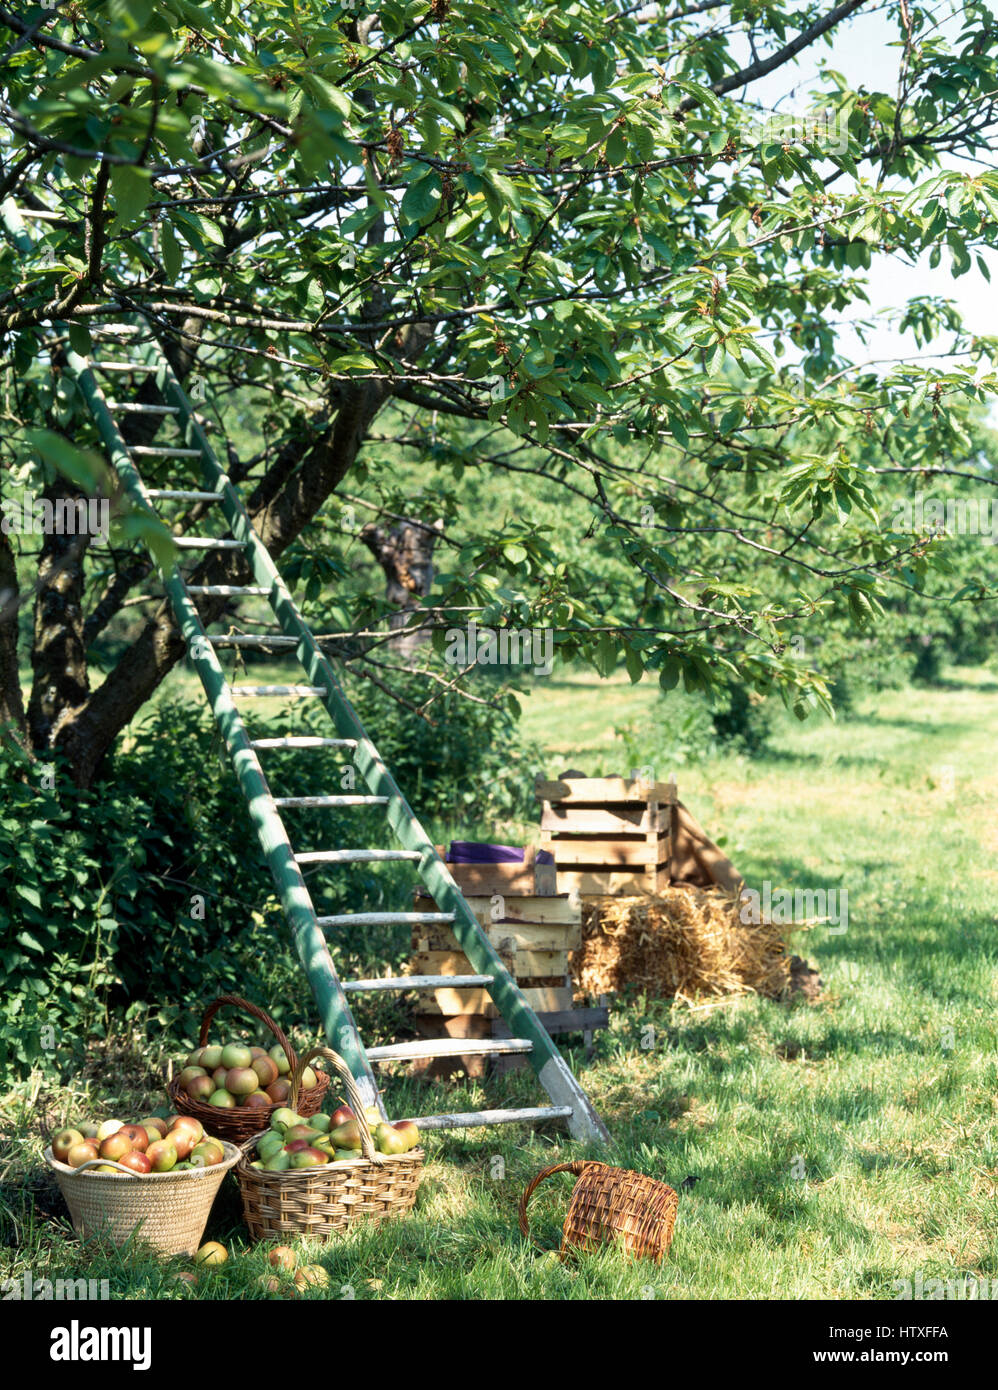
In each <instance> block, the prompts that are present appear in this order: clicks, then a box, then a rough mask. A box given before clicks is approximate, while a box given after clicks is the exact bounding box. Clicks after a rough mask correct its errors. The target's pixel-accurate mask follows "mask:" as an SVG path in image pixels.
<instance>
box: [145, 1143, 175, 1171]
mask: <svg viewBox="0 0 998 1390" xmlns="http://www.w3.org/2000/svg"><path fill="white" fill-rule="evenodd" d="M146 1157H147V1158H148V1160H149V1162H150V1163H151V1164H152V1170H153V1172H154V1173H168V1172H169V1171H170V1169H171V1168H175V1167H176V1166H177V1159H178V1157H179V1155H178V1153H177V1150H176V1147H175V1145H174V1144H173V1143H171V1141H170V1140H169V1139H159V1140H157V1141H156V1143H155V1144H150V1145H149V1147H148V1149H146Z"/></svg>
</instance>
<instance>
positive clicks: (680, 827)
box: [671, 802, 743, 893]
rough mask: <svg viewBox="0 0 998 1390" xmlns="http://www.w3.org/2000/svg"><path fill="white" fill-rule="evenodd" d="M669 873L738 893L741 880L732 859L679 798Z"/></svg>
mask: <svg viewBox="0 0 998 1390" xmlns="http://www.w3.org/2000/svg"><path fill="white" fill-rule="evenodd" d="M671 876H672V879H673V881H674V882H677V883H694V884H702V885H709V884H714V883H716V884H717V886H718V887H719V888H723V889H724V890H725V891H726V892H728V893H739V892H740V891H741V887H742V881H743V880H742V876H741V874H740V873H739V872H738V870H737V869H736V868H735V866H734V864H732V862H731V860H730V859H729V858H728V857H727V855H726V854H724V853H723V851H722V850H720V849H718V847H717V845H715V844H714V842H713V840H711V839H710V838H709V837H708V835H707V833H706V831H705V830H704V828H703V826H702V825H701V824H700V823H699V821H698V820H697V819H696V817H695V816H692V815H690V813H689V811H688V810H687V809H686V807H685V806H684V805H683V804H682V802H680V803H679V804H678V805H677V806H676V807H675V808H674V810H673V835H672V855H671Z"/></svg>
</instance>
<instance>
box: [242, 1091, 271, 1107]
mask: <svg viewBox="0 0 998 1390" xmlns="http://www.w3.org/2000/svg"><path fill="white" fill-rule="evenodd" d="M273 1103H274V1102H273V1101H272V1100H271V1099H270V1097H269V1096H268V1095H267V1092H266V1091H251V1092H250V1094H249V1095H248V1096H240V1097H239V1104H240V1105H241V1106H242V1108H243V1109H244V1110H269V1109H270V1107H271V1106H272V1105H273Z"/></svg>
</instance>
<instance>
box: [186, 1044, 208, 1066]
mask: <svg viewBox="0 0 998 1390" xmlns="http://www.w3.org/2000/svg"><path fill="white" fill-rule="evenodd" d="M202 1052H204V1048H203V1047H196V1048H195V1049H194V1051H193V1052H192V1053H191V1054H190V1056H189V1057H188V1058H187V1060H186V1061H185V1062H184V1066H185V1067H200V1066H201V1054H202ZM202 1070H204V1068H203V1067H202Z"/></svg>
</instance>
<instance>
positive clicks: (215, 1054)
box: [198, 1044, 222, 1071]
mask: <svg viewBox="0 0 998 1390" xmlns="http://www.w3.org/2000/svg"><path fill="white" fill-rule="evenodd" d="M221 1065H222V1048H220V1047H218V1046H217V1045H215V1044H212V1045H211V1046H209V1047H202V1049H201V1060H200V1062H198V1066H199V1067H204V1069H205V1071H214V1070H215V1068H216V1067H220V1066H221Z"/></svg>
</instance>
